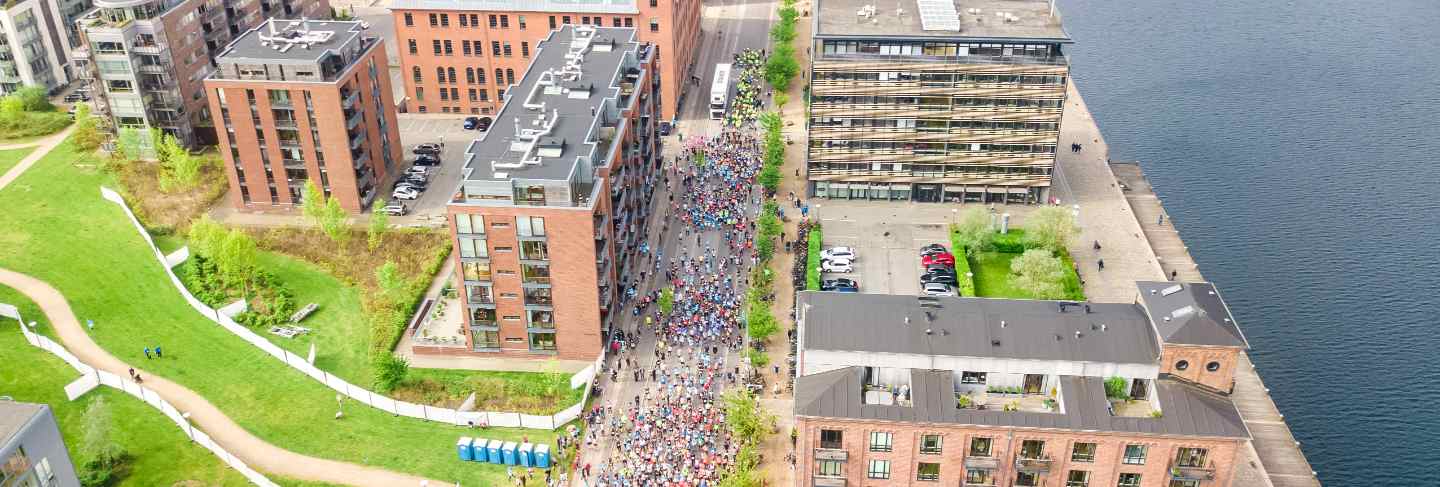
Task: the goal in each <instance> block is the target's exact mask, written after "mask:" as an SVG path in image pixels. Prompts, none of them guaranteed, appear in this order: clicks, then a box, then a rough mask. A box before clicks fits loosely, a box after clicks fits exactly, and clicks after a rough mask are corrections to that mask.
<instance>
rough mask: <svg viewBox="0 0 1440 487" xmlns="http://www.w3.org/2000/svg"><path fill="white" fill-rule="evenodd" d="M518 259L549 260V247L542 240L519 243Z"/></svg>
mask: <svg viewBox="0 0 1440 487" xmlns="http://www.w3.org/2000/svg"><path fill="white" fill-rule="evenodd" d="M520 258H521V259H523V260H548V259H550V246H549V245H546V244H545V241H543V240H526V241H523V242H520Z"/></svg>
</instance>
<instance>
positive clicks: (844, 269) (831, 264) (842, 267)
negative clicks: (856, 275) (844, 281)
mask: <svg viewBox="0 0 1440 487" xmlns="http://www.w3.org/2000/svg"><path fill="white" fill-rule="evenodd" d="M820 271H821V272H840V273H849V272H854V271H855V265H854V264H852V263H851V262H850V261H848V260H845V259H835V260H827V261H822V262H820Z"/></svg>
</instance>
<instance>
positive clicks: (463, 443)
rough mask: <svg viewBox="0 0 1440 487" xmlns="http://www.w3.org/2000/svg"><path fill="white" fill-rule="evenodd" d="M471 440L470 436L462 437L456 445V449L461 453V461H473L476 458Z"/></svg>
mask: <svg viewBox="0 0 1440 487" xmlns="http://www.w3.org/2000/svg"><path fill="white" fill-rule="evenodd" d="M472 441H474V440H471V439H470V437H469V436H461V437H460V441H459V442H458V443H456V444H455V449H456V450H459V451H460V459H461V460H464V461H467V462H468V461H471V460H473V459H474V458H475V454H474V452H473V451H472V450H471V449H470V443H471V442H472Z"/></svg>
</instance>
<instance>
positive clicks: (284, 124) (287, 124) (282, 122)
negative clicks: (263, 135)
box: [275, 118, 300, 130]
mask: <svg viewBox="0 0 1440 487" xmlns="http://www.w3.org/2000/svg"><path fill="white" fill-rule="evenodd" d="M275 128H277V129H291V130H295V129H298V128H300V125H299V123H298V122H297V121H296V120H295V119H293V118H277V119H275Z"/></svg>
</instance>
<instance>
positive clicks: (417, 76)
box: [410, 66, 424, 83]
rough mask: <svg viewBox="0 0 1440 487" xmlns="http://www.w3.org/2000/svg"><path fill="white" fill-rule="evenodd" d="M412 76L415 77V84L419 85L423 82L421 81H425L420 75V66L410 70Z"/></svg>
mask: <svg viewBox="0 0 1440 487" xmlns="http://www.w3.org/2000/svg"><path fill="white" fill-rule="evenodd" d="M410 74H411V76H413V77H414V78H415V82H416V83H419V82H421V81H424V77H423V76H422V75H421V74H420V67H419V66H415V67H413V68H410Z"/></svg>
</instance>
